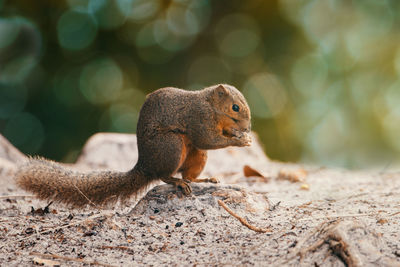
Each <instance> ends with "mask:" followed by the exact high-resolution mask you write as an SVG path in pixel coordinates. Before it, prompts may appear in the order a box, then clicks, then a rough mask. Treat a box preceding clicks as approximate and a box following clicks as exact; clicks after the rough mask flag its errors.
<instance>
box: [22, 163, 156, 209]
mask: <svg viewBox="0 0 400 267" xmlns="http://www.w3.org/2000/svg"><path fill="white" fill-rule="evenodd" d="M15 179H16V183H17V184H18V185H19V186H20V187H21V188H22V189H24V190H27V191H30V192H33V193H34V194H36V195H37V196H38V197H39V198H40V199H46V200H54V201H57V202H62V203H65V204H68V205H71V206H73V207H82V206H85V205H86V204H96V205H102V204H106V203H112V202H116V201H117V200H122V201H123V200H125V199H127V198H128V197H130V196H131V195H137V194H138V193H139V192H140V191H143V190H144V189H146V187H147V185H149V183H150V182H151V181H150V180H149V179H148V178H147V179H146V177H144V175H142V174H141V173H140V172H139V171H137V169H136V168H134V169H132V170H131V171H128V172H113V171H92V172H80V171H75V170H71V169H68V168H66V167H64V166H62V165H61V164H58V163H56V162H53V161H49V160H45V159H42V158H31V159H29V160H28V161H27V162H26V163H24V164H22V165H21V166H20V167H19V168H18V171H17V172H16V174H15Z"/></svg>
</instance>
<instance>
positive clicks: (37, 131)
mask: <svg viewBox="0 0 400 267" xmlns="http://www.w3.org/2000/svg"><path fill="white" fill-rule="evenodd" d="M399 11H400V1H397V0H392V1H390V0H352V1H350V0H321V1H317V0H274V1H272V0H271V1H264V0H254V1H240V0H226V1H222V0H221V1H211V0H115V1H111V0H66V1H61V0H60V1H51V0H46V1H45V0H42V1H24V0H13V1H11V0H9V1H7V0H0V131H1V134H3V135H4V136H6V137H7V138H8V139H9V140H10V141H11V142H12V143H13V144H14V145H16V146H17V147H18V148H20V149H21V150H22V151H23V152H25V153H29V154H41V155H44V156H46V157H49V158H53V159H57V160H60V159H62V160H65V161H72V160H73V159H74V158H75V157H76V155H77V153H78V152H79V150H80V148H81V147H82V145H83V143H84V142H85V141H86V139H87V138H88V137H89V136H90V135H92V134H94V133H96V132H99V131H113V132H134V131H135V127H136V122H137V118H138V111H139V109H140V106H141V104H142V103H143V100H144V97H145V95H146V94H147V93H149V92H151V91H153V90H155V89H157V88H160V87H166V86H175V87H180V88H186V89H199V88H202V87H205V86H208V85H211V84H215V83H222V82H224V83H229V84H232V85H235V86H236V87H237V88H239V89H240V90H242V92H243V93H244V94H245V96H246V97H247V99H248V101H249V104H250V106H251V108H252V114H253V129H254V130H255V131H257V132H258V133H259V135H260V138H261V140H262V142H263V143H264V145H265V149H266V152H267V154H268V155H269V156H270V157H271V158H273V159H280V160H290V161H302V162H309V163H310V162H311V163H317V164H325V165H334V166H344V167H348V168H364V167H374V166H379V165H386V164H393V165H395V164H398V163H399V162H400V138H399V133H400V78H399V77H400V45H399V44H400V43H399V37H400V35H399V33H400V31H399V29H400V27H399V26H400V12H399Z"/></svg>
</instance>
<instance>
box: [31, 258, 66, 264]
mask: <svg viewBox="0 0 400 267" xmlns="http://www.w3.org/2000/svg"><path fill="white" fill-rule="evenodd" d="M33 263H34V264H37V265H43V266H60V263H59V262H58V261H53V260H47V259H42V258H39V257H34V258H33Z"/></svg>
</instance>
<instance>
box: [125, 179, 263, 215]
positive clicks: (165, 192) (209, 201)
mask: <svg viewBox="0 0 400 267" xmlns="http://www.w3.org/2000/svg"><path fill="white" fill-rule="evenodd" d="M191 186H192V190H193V191H192V195H191V196H188V197H182V198H179V197H177V194H176V189H175V188H174V187H173V186H172V185H166V184H163V185H159V186H156V187H154V188H153V189H151V190H150V191H149V192H148V193H147V194H146V196H145V197H143V198H142V199H141V200H140V201H139V203H138V204H137V205H136V206H135V208H134V209H133V210H132V211H131V214H136V215H154V211H155V210H157V213H159V214H160V215H161V214H165V215H166V216H168V213H171V211H172V210H173V211H174V212H175V211H182V213H181V214H180V215H182V216H183V217H187V218H186V219H189V218H190V217H191V216H193V214H194V213H196V214H198V213H201V212H202V210H207V213H208V214H211V213H214V216H216V215H217V216H219V215H220V213H221V212H220V210H221V207H220V205H219V204H218V202H217V200H218V199H221V200H223V201H224V202H225V203H226V204H233V205H235V207H236V208H237V209H240V210H243V211H244V212H246V213H249V214H252V215H254V216H256V217H257V216H262V215H263V214H264V213H265V212H267V211H268V210H269V208H270V203H269V201H268V198H266V197H265V196H263V195H260V194H256V193H252V192H248V191H247V190H246V189H244V188H242V187H239V186H234V185H218V184H217V185H215V184H193V183H192V184H191ZM185 207H190V211H188V210H187V209H185ZM179 213H180V212H179ZM170 215H171V216H172V214H170Z"/></svg>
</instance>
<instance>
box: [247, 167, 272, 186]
mask: <svg viewBox="0 0 400 267" xmlns="http://www.w3.org/2000/svg"><path fill="white" fill-rule="evenodd" d="M243 173H244V176H245V177H260V178H263V181H264V182H268V180H269V179H268V178H267V177H265V176H264V175H262V174H261V173H260V172H259V171H257V170H255V169H253V168H252V167H250V166H249V165H244V167H243Z"/></svg>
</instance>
